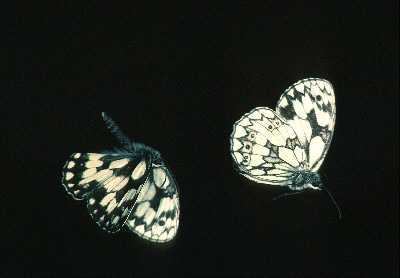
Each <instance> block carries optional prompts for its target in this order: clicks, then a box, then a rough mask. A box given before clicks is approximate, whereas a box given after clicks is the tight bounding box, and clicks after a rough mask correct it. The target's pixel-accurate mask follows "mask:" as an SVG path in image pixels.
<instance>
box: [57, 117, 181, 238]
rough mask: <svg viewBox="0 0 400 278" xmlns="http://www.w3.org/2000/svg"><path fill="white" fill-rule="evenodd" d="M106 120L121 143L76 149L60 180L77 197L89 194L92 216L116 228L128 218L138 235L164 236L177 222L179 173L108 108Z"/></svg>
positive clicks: (173, 230) (107, 227)
mask: <svg viewBox="0 0 400 278" xmlns="http://www.w3.org/2000/svg"><path fill="white" fill-rule="evenodd" d="M102 115H103V120H104V122H105V124H106V126H107V128H108V129H109V131H110V132H111V133H112V134H114V135H115V136H116V137H117V138H118V139H119V141H120V142H121V143H122V145H123V147H124V148H123V149H115V150H113V151H105V152H101V153H74V154H72V156H71V157H70V158H69V160H68V161H67V163H66V164H65V166H64V168H63V171H62V173H63V177H62V184H63V185H64V187H65V189H66V190H67V192H68V193H69V194H70V195H72V197H73V198H74V199H76V200H82V199H87V208H88V210H89V213H90V215H91V216H92V218H93V220H94V221H95V222H96V223H97V224H98V225H99V226H100V227H101V228H102V229H104V230H105V231H107V232H109V233H115V232H117V231H119V230H120V229H121V227H122V226H123V225H124V224H126V225H127V226H128V227H129V229H130V230H131V231H132V232H134V233H136V234H138V235H139V236H141V237H143V238H145V239H148V240H151V241H155V242H166V241H169V240H171V239H172V238H174V237H175V235H176V232H177V230H178V225H179V197H178V187H177V185H176V182H175V179H174V177H173V176H172V173H171V172H170V170H169V169H168V167H167V166H166V165H165V164H164V161H163V159H162V158H161V155H160V153H159V152H158V151H156V150H154V149H152V148H150V147H148V146H146V145H144V144H141V143H134V142H132V141H131V140H130V139H129V138H128V137H127V136H126V135H125V134H124V133H123V132H122V130H121V129H120V128H119V127H118V126H117V125H116V124H115V122H114V121H113V120H112V119H111V118H110V117H109V116H108V115H107V114H105V113H103V114H102Z"/></svg>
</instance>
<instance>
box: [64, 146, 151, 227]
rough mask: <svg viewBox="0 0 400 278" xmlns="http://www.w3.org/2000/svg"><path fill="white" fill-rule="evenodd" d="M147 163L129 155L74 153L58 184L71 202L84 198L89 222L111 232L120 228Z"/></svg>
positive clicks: (139, 184) (132, 204)
mask: <svg viewBox="0 0 400 278" xmlns="http://www.w3.org/2000/svg"><path fill="white" fill-rule="evenodd" d="M150 165H151V160H150V159H147V160H146V158H145V157H143V158H141V157H137V158H135V157H133V156H132V155H131V154H129V153H126V154H118V153H116V154H98V153H76V154H73V155H72V156H71V158H70V160H69V161H67V163H66V165H65V166H64V170H63V179H62V182H63V184H64V186H65V188H66V190H67V191H68V192H69V193H70V194H71V195H72V196H73V197H74V198H75V199H84V198H87V207H88V210H89V213H90V215H91V216H92V218H93V220H94V221H95V222H96V223H97V224H98V225H99V226H100V227H101V228H102V229H104V230H106V231H107V232H110V233H115V232H117V231H119V230H120V228H121V226H122V225H124V223H125V221H126V219H127V218H128V216H129V213H130V212H131V211H132V208H133V206H134V204H135V202H136V199H137V196H138V190H139V188H140V186H141V185H142V184H143V183H144V182H145V181H146V178H147V176H148V173H149V172H150Z"/></svg>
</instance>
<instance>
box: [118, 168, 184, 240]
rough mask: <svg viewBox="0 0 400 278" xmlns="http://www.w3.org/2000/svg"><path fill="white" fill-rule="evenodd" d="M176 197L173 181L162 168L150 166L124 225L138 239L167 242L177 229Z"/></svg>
mask: <svg viewBox="0 0 400 278" xmlns="http://www.w3.org/2000/svg"><path fill="white" fill-rule="evenodd" d="M178 195H179V193H178V188H177V185H176V182H175V179H174V177H173V176H172V174H171V172H170V171H169V169H168V168H167V167H166V166H164V165H153V168H152V170H151V172H150V174H149V177H148V179H147V181H146V182H145V183H144V185H143V186H142V188H141V191H140V194H139V197H138V199H137V202H136V204H135V207H134V208H133V210H132V213H131V214H130V216H129V219H128V221H127V222H126V225H127V226H128V227H129V229H130V230H131V231H133V232H134V233H136V234H138V235H139V236H141V237H143V238H145V239H148V240H151V241H155V242H166V241H169V240H171V239H173V238H174V237H175V235H176V232H177V230H178V226H179V196H178Z"/></svg>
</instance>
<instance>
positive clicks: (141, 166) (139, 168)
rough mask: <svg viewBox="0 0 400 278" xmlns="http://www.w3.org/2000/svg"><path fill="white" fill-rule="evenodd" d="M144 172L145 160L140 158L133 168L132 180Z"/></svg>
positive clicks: (138, 177)
mask: <svg viewBox="0 0 400 278" xmlns="http://www.w3.org/2000/svg"><path fill="white" fill-rule="evenodd" d="M145 172H146V162H145V161H144V160H142V161H141V162H140V163H139V164H138V165H137V166H136V168H135V169H134V170H133V172H132V175H131V177H132V179H134V180H137V179H140V178H141V177H142V176H143V175H144V173H145Z"/></svg>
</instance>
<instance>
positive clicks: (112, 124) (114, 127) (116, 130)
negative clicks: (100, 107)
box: [101, 112, 132, 149]
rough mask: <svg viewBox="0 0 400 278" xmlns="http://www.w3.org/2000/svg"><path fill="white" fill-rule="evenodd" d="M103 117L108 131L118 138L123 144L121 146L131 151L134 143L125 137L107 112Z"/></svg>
mask: <svg viewBox="0 0 400 278" xmlns="http://www.w3.org/2000/svg"><path fill="white" fill-rule="evenodd" d="M101 115H102V116H103V121H104V123H105V124H106V127H107V129H108V130H109V131H110V132H111V134H113V135H114V136H115V137H117V139H118V141H119V142H121V144H122V145H123V146H124V147H125V148H128V149H130V147H131V145H132V142H131V140H130V139H129V138H128V136H126V135H125V133H124V132H123V131H122V129H121V128H120V127H119V126H117V124H116V123H115V122H114V121H113V119H111V118H110V116H108V115H107V114H106V113H105V112H102V113H101Z"/></svg>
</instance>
